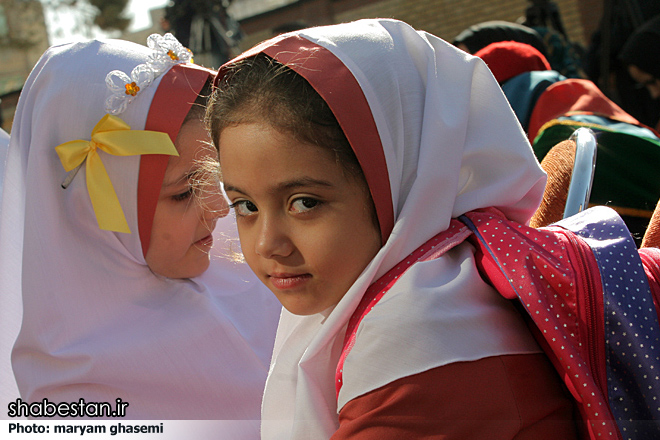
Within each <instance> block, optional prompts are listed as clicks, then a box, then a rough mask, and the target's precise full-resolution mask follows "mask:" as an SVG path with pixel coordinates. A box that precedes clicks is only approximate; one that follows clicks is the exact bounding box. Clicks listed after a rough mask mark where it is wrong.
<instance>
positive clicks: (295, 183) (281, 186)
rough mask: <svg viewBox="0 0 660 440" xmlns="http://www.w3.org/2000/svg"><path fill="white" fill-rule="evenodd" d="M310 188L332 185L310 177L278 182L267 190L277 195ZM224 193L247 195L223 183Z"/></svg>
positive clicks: (243, 191)
mask: <svg viewBox="0 0 660 440" xmlns="http://www.w3.org/2000/svg"><path fill="white" fill-rule="evenodd" d="M310 186H321V187H325V188H331V187H333V186H334V185H333V184H332V183H330V182H328V181H326V180H318V179H312V178H311V177H302V178H300V179H294V180H288V181H285V182H280V183H278V184H277V185H275V186H274V187H273V188H271V189H270V190H269V192H271V193H277V192H281V191H284V190H292V189H296V188H304V187H310ZM224 187H225V191H227V192H228V191H234V192H237V193H241V194H243V195H247V192H246V191H245V190H242V189H241V188H238V187H236V186H234V185H232V184H228V183H225V184H224Z"/></svg>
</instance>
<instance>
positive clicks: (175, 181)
mask: <svg viewBox="0 0 660 440" xmlns="http://www.w3.org/2000/svg"><path fill="white" fill-rule="evenodd" d="M199 173H200V170H193V171H189V172H187V173H184V174H183V175H182V176H181V177H179V178H177V179H172V180H168V181H167V182H163V187H169V186H174V185H178V184H179V183H181V182H188V181H189V180H190V179H193V178H194V177H195V176H197V175H198V174H199Z"/></svg>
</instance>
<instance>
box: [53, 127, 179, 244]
mask: <svg viewBox="0 0 660 440" xmlns="http://www.w3.org/2000/svg"><path fill="white" fill-rule="evenodd" d="M99 148H100V149H101V150H103V151H105V152H106V153H108V154H112V155H114V156H135V155H138V154H167V155H170V156H178V155H179V154H178V153H177V151H176V148H175V147H174V144H173V143H172V140H171V139H170V137H169V135H167V134H166V133H161V132H158V131H146V130H131V127H130V126H129V125H128V124H126V123H125V122H124V121H122V120H121V119H120V118H118V117H116V116H112V115H105V116H104V117H103V118H101V120H100V121H99V122H98V123H97V124H96V126H95V127H94V129H93V130H92V139H91V140H89V141H84V140H77V141H69V142H65V143H63V144H61V145H58V146H57V147H55V150H56V151H57V155H58V156H59V157H60V161H61V162H62V166H63V167H64V169H65V170H66V171H67V172H69V171H71V170H73V169H74V168H76V167H78V166H80V165H82V163H83V161H86V163H85V171H86V174H87V190H88V191H89V198H90V199H91V201H92V206H93V207H94V213H95V214H96V220H97V221H98V224H99V227H100V228H101V229H104V230H107V231H116V232H125V233H130V232H131V230H130V229H129V227H128V223H127V222H126V217H125V216H124V211H123V210H122V209H121V205H120V204H119V199H118V198H117V193H115V189H114V187H113V186H112V182H111V181H110V177H109V176H108V172H107V171H106V170H105V166H103V162H101V157H100V156H99V154H98V151H97V149H99Z"/></svg>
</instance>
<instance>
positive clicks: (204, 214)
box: [145, 120, 229, 278]
mask: <svg viewBox="0 0 660 440" xmlns="http://www.w3.org/2000/svg"><path fill="white" fill-rule="evenodd" d="M209 142H210V138H209V136H208V134H207V131H206V129H205V128H204V124H203V123H202V122H201V121H197V120H191V121H190V122H188V123H186V124H184V125H183V127H181V130H180V131H179V134H178V136H177V138H176V142H175V146H176V149H177V151H178V152H179V156H178V157H175V156H173V157H171V158H170V160H169V162H168V165H167V170H166V171H165V177H164V179H163V186H162V187H161V190H160V196H159V198H158V204H157V205H156V212H155V214H154V221H153V225H152V228H151V241H150V243H149V250H148V251H147V255H146V256H145V259H146V261H147V264H148V265H149V268H151V270H152V271H153V272H154V273H157V274H159V275H162V276H165V277H168V278H191V277H195V276H197V275H200V274H201V273H203V272H204V271H205V270H206V269H207V268H208V266H209V251H210V250H211V245H212V244H213V237H212V236H211V233H212V232H213V229H214V228H215V223H216V220H217V219H218V218H219V217H223V216H225V215H227V213H228V212H229V209H228V206H227V202H226V201H225V198H224V196H223V195H222V192H221V190H220V187H219V181H218V178H217V176H216V175H215V173H214V172H213V170H208V169H207V168H205V167H204V165H203V164H204V163H205V162H206V163H209V161H216V162H217V159H218V155H217V153H216V150H215V148H213V147H212V146H210V145H209Z"/></svg>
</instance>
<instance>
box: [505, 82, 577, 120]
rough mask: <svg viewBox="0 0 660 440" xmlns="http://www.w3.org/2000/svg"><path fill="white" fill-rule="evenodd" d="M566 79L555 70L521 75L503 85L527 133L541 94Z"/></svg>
mask: <svg viewBox="0 0 660 440" xmlns="http://www.w3.org/2000/svg"><path fill="white" fill-rule="evenodd" d="M565 79H566V77H565V76H563V75H562V74H560V73H559V72H556V71H554V70H544V71H540V70H539V71H533V72H525V73H521V74H520V75H517V76H514V77H513V78H511V79H510V80H508V81H506V82H505V83H504V84H502V90H503V91H504V95H506V98H507V99H508V100H509V104H511V108H513V111H514V113H515V114H516V116H517V117H518V121H519V122H520V125H522V127H523V129H524V130H525V131H527V130H528V129H529V118H530V117H531V115H532V110H534V106H535V105H536V101H538V99H539V96H541V93H543V92H545V89H547V88H548V87H550V86H551V85H552V84H554V83H556V82H559V81H563V80H565Z"/></svg>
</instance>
